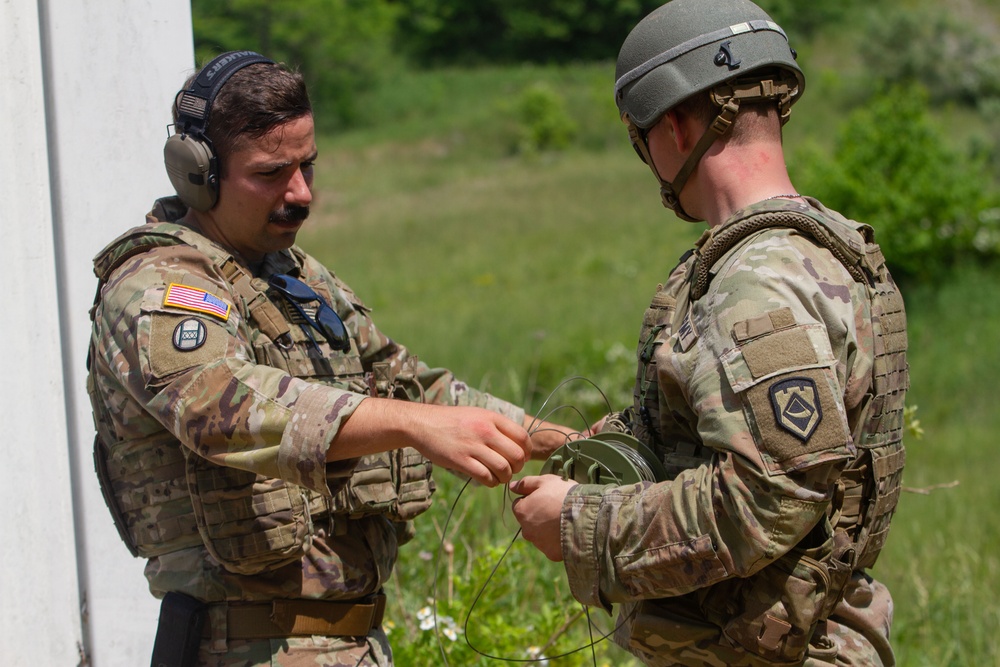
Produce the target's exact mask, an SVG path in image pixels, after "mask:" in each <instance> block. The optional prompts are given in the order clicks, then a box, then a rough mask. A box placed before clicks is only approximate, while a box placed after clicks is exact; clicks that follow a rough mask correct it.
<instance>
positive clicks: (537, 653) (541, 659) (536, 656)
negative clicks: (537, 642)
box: [528, 646, 549, 667]
mask: <svg viewBox="0 0 1000 667" xmlns="http://www.w3.org/2000/svg"><path fill="white" fill-rule="evenodd" d="M528 657H529V658H531V659H532V660H537V661H538V664H539V665H542V667H546V666H547V665H548V664H549V659H548V658H546V657H545V654H544V653H542V649H541V647H539V646H529V647H528Z"/></svg>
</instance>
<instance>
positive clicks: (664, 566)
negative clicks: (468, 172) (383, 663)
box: [511, 0, 909, 667]
mask: <svg viewBox="0 0 1000 667" xmlns="http://www.w3.org/2000/svg"><path fill="white" fill-rule="evenodd" d="M804 89H805V78H804V76H803V74H802V71H801V70H800V68H799V66H798V65H797V64H796V62H795V52H794V51H793V50H792V49H791V48H790V46H789V43H788V39H787V36H786V35H785V33H784V31H782V29H781V28H780V27H779V26H778V25H777V24H776V23H774V22H773V21H772V20H771V19H770V17H769V16H768V15H767V14H766V13H765V12H763V11H762V10H761V9H760V8H759V7H757V6H756V5H755V4H753V3H752V2H750V1H749V0H673V1H672V2H668V3H667V4H665V5H663V6H662V7H660V8H659V9H657V10H655V11H653V12H652V13H651V14H649V15H648V16H647V17H646V18H645V19H643V20H642V21H641V22H640V23H639V24H638V25H637V26H636V27H635V28H634V29H633V30H632V32H631V33H630V34H629V36H628V37H627V39H626V40H625V43H624V45H623V46H622V49H621V52H620V53H619V56H618V64H617V71H616V81H615V100H616V102H617V104H618V108H619V111H620V113H621V118H622V121H623V122H624V123H625V125H626V126H627V128H628V133H629V137H630V140H631V142H632V145H633V146H634V148H635V150H636V152H637V153H638V154H639V156H640V157H641V158H642V160H643V161H644V162H645V163H646V164H647V165H649V167H650V169H651V170H652V171H653V174H654V176H655V177H656V179H657V181H658V182H659V184H660V192H661V197H662V200H663V203H664V205H666V206H667V207H668V208H670V209H672V210H673V211H674V212H675V213H676V214H677V215H678V217H680V218H682V219H684V220H688V221H702V220H703V221H705V222H706V223H707V226H708V229H707V230H706V232H705V233H704V234H703V235H702V238H701V239H699V241H698V243H697V244H696V247H695V248H693V249H692V250H691V251H689V252H687V253H685V255H684V256H683V257H682V258H681V260H680V262H679V264H678V265H677V266H676V268H675V269H674V270H673V271H672V272H671V273H670V275H669V276H667V278H666V280H665V282H664V283H663V284H662V285H660V286H658V288H657V290H656V292H655V294H654V295H653V298H652V300H651V302H650V306H649V308H648V309H647V311H646V313H645V316H644V317H643V321H642V327H641V329H640V332H639V339H638V347H637V362H638V372H637V375H636V385H635V390H634V400H633V403H632V405H631V406H629V407H627V408H626V409H624V410H623V411H621V412H620V413H616V414H614V415H612V416H609V417H610V418H606V419H604V420H602V421H601V422H599V423H598V424H597V425H595V427H594V428H595V430H604V431H611V430H621V431H624V432H625V433H627V434H629V435H631V436H634V437H635V438H636V439H638V440H639V442H641V443H642V444H643V445H645V446H646V448H647V449H648V450H650V451H652V452H653V456H655V457H656V459H657V460H658V463H659V464H662V466H663V468H662V471H663V472H662V474H661V475H659V476H658V477H657V478H655V479H644V480H643V481H640V482H638V483H635V484H630V485H621V484H609V485H607V484H606V485H600V484H593V483H582V484H578V483H576V482H575V481H573V480H567V479H563V478H561V477H559V476H556V475H540V476H533V477H526V478H524V479H522V480H519V481H518V482H516V483H514V484H512V485H511V489H512V490H514V491H515V492H517V493H520V494H522V496H523V497H521V498H518V499H517V500H516V501H515V503H514V515H515V516H516V517H517V519H518V521H519V522H520V523H521V526H522V528H523V532H524V536H525V537H526V538H527V539H528V540H529V541H531V542H532V543H533V544H535V546H537V547H538V548H539V549H540V550H541V551H543V552H544V553H545V554H546V555H547V556H548V557H549V558H550V559H552V560H557V561H559V560H562V561H565V567H566V572H567V575H568V579H569V583H570V587H571V590H572V591H573V594H574V596H575V597H576V598H577V599H578V600H580V601H581V602H583V603H585V604H589V605H595V606H602V607H604V608H605V609H607V610H608V611H611V610H612V607H613V605H615V604H618V605H619V615H618V621H617V630H616V633H615V641H616V642H617V643H619V644H620V645H621V646H623V647H624V648H626V649H627V650H629V651H630V652H632V653H633V654H634V655H636V656H638V657H639V658H640V659H642V660H643V661H644V662H645V663H647V664H650V665H706V666H712V667H722V666H729V667H732V666H754V667H756V666H761V665H810V666H821V665H893V664H895V661H894V658H893V652H892V648H891V646H890V644H889V627H890V624H891V620H892V599H891V596H890V594H889V591H888V590H887V588H886V587H885V586H884V585H883V584H881V583H879V582H878V581H877V580H875V579H874V578H873V577H872V576H871V575H870V573H869V569H870V568H871V567H872V566H873V565H874V564H875V561H876V559H877V557H878V554H879V552H880V550H881V549H882V547H883V545H884V544H885V540H886V537H887V534H888V529H889V524H890V521H891V519H892V516H893V513H894V511H895V507H896V503H897V499H898V497H899V491H900V486H901V476H902V470H903V464H904V460H905V450H904V448H903V443H902V432H903V407H904V400H905V394H906V390H907V387H908V384H909V380H908V367H907V362H906V347H907V341H906V316H905V312H904V308H903V301H902V297H901V295H900V294H899V291H898V289H897V288H896V285H895V283H894V282H893V280H892V277H891V276H890V274H889V271H888V269H887V268H886V264H885V260H884V258H883V256H882V254H881V251H880V249H879V246H878V245H877V244H876V243H875V241H874V236H873V232H872V228H871V227H870V226H868V225H866V224H862V223H859V222H855V221H853V220H850V219H848V218H846V217H844V216H843V215H841V214H840V213H837V212H835V211H832V210H830V209H828V208H826V207H824V206H823V205H822V204H821V203H820V202H819V201H817V200H816V199H814V198H812V197H808V196H804V195H802V194H800V193H798V192H797V190H796V189H795V187H794V186H793V185H792V182H791V179H790V178H789V175H788V172H787V168H786V166H785V160H784V154H783V149H782V138H781V127H782V125H783V124H784V123H785V122H786V121H787V120H788V118H789V114H790V111H791V107H792V105H793V104H794V103H795V101H796V100H798V98H799V97H800V96H801V95H802V92H803V90H804Z"/></svg>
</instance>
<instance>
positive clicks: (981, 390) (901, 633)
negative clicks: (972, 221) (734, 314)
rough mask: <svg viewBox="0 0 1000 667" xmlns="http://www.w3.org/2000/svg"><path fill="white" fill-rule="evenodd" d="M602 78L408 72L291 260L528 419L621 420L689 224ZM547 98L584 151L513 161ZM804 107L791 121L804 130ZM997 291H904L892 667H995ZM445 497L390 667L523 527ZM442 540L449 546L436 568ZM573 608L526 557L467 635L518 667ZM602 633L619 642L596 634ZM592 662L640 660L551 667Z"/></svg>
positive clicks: (493, 591)
mask: <svg viewBox="0 0 1000 667" xmlns="http://www.w3.org/2000/svg"><path fill="white" fill-rule="evenodd" d="M611 78H612V77H611V69H610V65H594V66H581V67H579V68H552V69H550V68H519V69H514V70H509V71H505V70H499V69H496V70H484V71H477V72H463V71H459V70H454V71H446V72H441V73H423V74H420V73H413V74H409V75H407V77H406V79H405V81H403V82H401V83H400V85H399V86H398V87H397V88H395V89H393V90H388V91H385V92H383V93H380V96H378V97H376V98H374V99H373V101H372V105H373V108H375V107H377V108H378V110H379V111H378V112H377V113H376V112H374V111H373V112H372V116H371V118H372V125H371V126H370V127H368V128H365V129H362V130H358V131H355V132H351V133H347V134H343V135H340V136H336V137H324V138H322V139H321V141H320V148H321V157H320V162H319V165H318V169H317V181H316V191H317V205H316V207H315V209H316V210H315V213H314V215H313V217H312V218H311V219H310V222H309V223H308V225H307V227H306V230H305V231H304V232H303V233H302V235H301V236H300V238H299V240H300V243H301V244H302V245H303V246H304V247H305V248H306V249H307V250H309V251H311V252H312V253H314V254H315V255H317V256H318V257H319V258H320V259H322V260H323V261H324V262H326V263H327V264H328V266H330V267H332V268H333V269H334V271H335V272H336V273H337V274H338V275H340V276H341V277H342V278H344V279H345V280H346V281H347V282H348V283H349V284H351V286H352V287H354V289H355V290H356V291H357V292H358V294H359V295H360V296H361V298H362V299H363V300H365V301H366V302H367V303H368V305H370V306H372V307H373V308H374V318H375V321H376V322H377V323H378V325H379V326H380V327H381V328H382V329H383V330H384V331H386V332H387V333H388V334H389V335H391V336H393V337H394V338H396V339H397V340H399V341H401V342H403V343H404V344H406V345H407V346H408V347H410V348H411V349H412V350H413V351H415V352H417V353H418V354H419V355H420V357H421V358H422V359H423V360H425V361H427V362H428V363H430V364H432V365H440V366H447V367H449V368H451V369H453V370H455V371H456V372H457V373H458V374H459V375H460V376H462V377H463V378H465V379H467V380H469V381H470V382H472V383H474V384H478V385H480V386H485V387H486V388H488V389H489V390H491V391H493V392H494V393H496V394H498V395H500V396H502V397H504V398H507V399H510V400H513V401H516V402H523V403H525V404H527V405H528V407H529V408H530V409H531V410H533V411H537V410H540V409H541V406H542V401H543V400H544V399H545V397H546V396H547V395H548V393H549V392H550V391H552V390H553V389H555V388H556V386H557V384H558V383H559V382H560V381H561V380H563V379H564V378H568V377H571V376H574V375H582V376H584V377H586V378H588V379H589V380H591V381H593V382H594V383H596V384H597V386H598V387H600V388H601V389H602V390H603V391H605V392H606V393H607V394H608V395H609V396H610V397H611V400H612V402H613V403H614V404H615V406H616V407H617V406H620V405H621V404H622V402H623V401H624V400H625V397H626V396H627V395H628V392H629V390H630V387H631V383H632V380H631V378H632V377H633V375H634V367H633V362H631V361H629V357H630V355H631V350H632V349H633V348H634V345H635V337H636V336H637V334H638V329H639V324H640V319H641V317H642V312H643V310H644V308H645V307H646V306H647V305H648V301H649V298H650V297H651V296H652V294H653V292H654V290H655V288H656V285H657V283H658V282H660V281H662V280H663V279H664V278H665V277H666V275H667V273H668V272H669V270H670V269H671V268H672V267H673V265H674V264H675V262H676V259H677V257H678V256H679V254H680V253H681V252H683V251H684V250H685V249H686V248H687V247H688V246H690V244H691V243H692V242H693V240H694V239H696V238H697V236H698V234H699V233H700V231H701V228H700V227H698V226H695V225H688V224H686V223H682V222H680V221H679V220H677V219H676V218H675V217H673V215H672V214H670V213H668V212H667V211H665V210H664V209H663V208H662V206H661V205H660V204H659V199H658V193H657V188H656V185H655V182H654V181H653V178H652V176H651V174H650V173H649V172H648V169H647V168H646V167H645V166H644V165H642V164H641V163H640V162H639V160H637V159H636V158H635V156H634V154H633V153H632V152H631V148H630V147H629V146H628V142H627V138H626V135H625V131H624V129H623V128H622V127H621V126H620V124H618V123H617V121H616V120H615V118H614V112H613V107H612V108H611V109H610V110H609V108H608V107H609V103H607V102H606V101H604V102H602V101H600V98H599V97H598V93H599V94H600V95H604V96H605V97H607V96H608V95H607V93H608V91H609V90H610V87H611V84H610V81H611ZM539 81H541V82H547V83H548V84H549V85H550V86H552V87H554V89H555V90H558V91H560V93H561V94H562V95H563V97H564V98H565V99H566V100H567V101H568V104H567V109H568V111H567V113H568V114H569V116H570V117H571V120H572V121H573V122H574V123H575V124H577V126H578V127H579V128H580V132H579V134H578V137H577V139H576V142H575V144H574V146H573V147H572V148H571V149H569V150H566V151H563V152H559V153H553V154H547V153H534V154H528V155H522V154H516V153H514V152H513V147H514V146H515V145H516V141H515V138H516V136H517V135H518V126H517V120H516V112H515V109H516V102H517V100H518V96H519V95H520V94H521V92H522V91H524V90H526V89H527V88H528V87H529V86H531V85H532V84H534V83H536V82H539ZM814 92H815V91H814ZM808 101H809V97H808V96H807V97H806V98H804V99H803V101H802V104H801V105H799V106H797V108H796V114H800V115H803V116H806V117H808V116H809V114H802V112H803V110H808V107H807V106H805V105H806V104H807V102H808ZM817 103H818V102H817ZM831 120H834V119H831ZM795 122H797V121H795ZM795 122H793V124H792V125H794V124H795ZM813 122H816V121H815V119H814V121H813ZM605 125H606V127H605ZM790 127H791V126H790ZM832 130H833V128H832V127H830V128H828V129H827V130H825V131H826V132H827V133H832ZM817 131H819V130H818V129H817ZM845 213H847V214H850V211H845ZM998 285H1000V267H996V266H993V267H985V268H978V269H977V268H969V269H968V270H966V271H962V272H959V273H956V275H955V276H954V277H953V279H952V280H950V281H949V282H948V283H947V284H942V285H934V286H922V287H915V288H912V289H908V290H907V291H906V297H907V304H908V311H909V318H910V340H911V345H910V362H911V369H912V389H911V392H910V401H909V402H910V404H911V405H917V406H919V411H918V414H917V416H918V418H919V419H920V424H921V426H922V428H923V430H924V436H923V438H922V439H919V440H917V439H913V438H911V439H910V440H909V442H908V455H907V456H908V460H907V469H906V473H905V484H906V486H907V487H908V488H909V489H911V490H912V491H911V492H908V493H905V494H904V495H903V498H902V500H901V503H900V508H899V512H898V515H897V518H896V520H895V521H894V523H893V533H892V537H891V538H890V540H889V542H888V545H887V547H886V549H885V551H884V552H883V555H882V558H881V559H880V561H879V563H878V564H877V566H876V567H875V569H874V571H873V574H874V575H875V576H876V577H878V578H879V579H881V580H884V581H885V582H887V583H888V584H889V586H890V587H891V589H892V591H893V593H894V596H895V600H896V615H895V624H894V628H893V643H894V645H895V648H896V650H897V654H898V657H899V664H900V665H902V666H925V665H926V666H931V665H933V666H935V667H938V666H945V665H948V666H950V665H955V666H960V665H962V666H964V665H976V666H981V665H996V664H1000V662H998V658H997V657H996V656H998V655H1000V639H998V636H1000V632H998V631H1000V602H998V601H997V595H996V592H997V591H1000V558H998V555H997V554H998V553H1000V518H998V517H1000V514H998V512H997V507H998V506H1000V484H998V483H997V481H996V480H997V478H998V477H1000V463H998V457H997V456H996V444H995V443H996V442H997V440H998V437H997V434H998V433H1000V410H998V409H997V406H998V402H997V390H996V385H997V378H998V377H1000V349H998V342H1000V298H998V292H1000V289H998ZM600 403H601V399H600V396H599V394H598V393H597V391H596V389H594V388H593V387H591V386H590V385H588V384H586V383H585V382H583V381H576V382H573V383H571V385H570V386H569V387H567V388H564V389H562V390H560V391H559V393H558V395H557V396H555V397H553V399H552V401H551V402H550V404H549V406H551V405H563V404H565V405H572V406H575V407H581V408H582V409H584V410H586V411H587V414H588V415H590V414H593V413H594V412H595V411H599V410H600ZM558 417H559V418H560V420H562V421H567V422H568V423H572V421H573V420H577V421H579V422H582V423H585V422H586V420H585V419H584V418H582V417H576V416H575V415H573V414H572V413H569V412H566V413H560V415H558ZM582 423H581V425H582ZM439 481H440V484H441V489H440V491H439V494H438V496H437V499H436V502H435V504H434V507H432V509H431V511H430V512H429V513H428V514H427V515H425V516H423V517H421V518H420V519H419V522H418V523H419V529H418V535H417V538H416V539H415V540H414V542H413V543H411V544H409V545H407V546H406V547H404V550H403V552H402V559H401V562H400V566H399V568H398V571H397V575H396V578H395V579H394V584H393V586H392V587H391V590H390V597H391V600H392V602H391V603H390V608H389V613H388V619H389V621H390V622H391V624H392V625H394V628H393V630H392V634H391V638H392V640H393V642H394V645H395V646H396V650H397V654H398V656H399V664H407V665H416V666H418V667H419V666H420V665H424V664H426V665H438V664H441V657H440V655H439V653H438V648H437V642H436V640H435V639H434V635H433V633H432V632H430V631H426V630H420V628H419V619H418V618H417V612H418V610H419V609H420V608H421V607H423V606H425V605H426V604H427V598H428V596H430V595H431V593H432V591H433V590H434V588H435V587H434V586H433V577H434V573H435V569H437V571H438V573H439V575H440V577H439V580H438V585H437V590H436V593H437V598H438V607H439V613H440V614H441V615H442V616H443V615H450V616H452V617H453V618H454V619H455V621H456V622H457V623H458V625H459V626H461V625H462V624H463V622H464V620H465V619H464V614H466V613H468V608H469V606H470V605H471V604H472V602H473V600H474V599H475V598H476V595H477V594H478V593H479V591H480V588H482V586H483V583H484V582H485V579H486V577H488V575H489V571H490V568H491V567H492V566H493V565H494V564H496V563H497V562H499V561H500V555H501V553H502V549H503V548H505V547H506V546H507V544H508V543H509V542H510V540H511V539H512V538H513V536H514V534H515V531H516V522H514V521H513V519H512V518H511V516H510V513H509V510H508V509H507V502H506V500H505V498H504V496H503V492H502V490H488V489H482V488H475V489H469V490H467V491H465V492H464V493H463V494H462V495H461V497H459V492H460V489H461V485H460V483H459V481H458V480H456V479H455V478H454V477H451V476H448V475H442V476H440V478H439ZM953 482H957V485H953V484H952V483H953ZM456 500H457V504H456V510H455V511H456V516H455V517H453V518H452V519H451V521H450V524H449V526H448V531H447V533H444V534H443V537H442V531H443V529H444V526H445V523H446V522H448V521H449V519H448V513H449V510H450V508H451V506H452V504H453V503H456ZM445 542H447V543H450V544H452V545H453V546H454V552H453V554H452V555H451V556H450V557H449V556H447V555H446V554H445V552H444V551H443V549H442V546H443V544H444V543H445ZM517 544H520V545H522V546H523V544H524V543H523V541H521V540H518V542H517ZM435 559H440V561H439V564H438V567H437V568H435V564H436V560H435ZM449 572H450V573H451V575H452V576H451V577H448V576H447V575H448V573H449ZM449 582H450V586H449ZM449 590H450V591H451V592H450V602H449ZM578 610H579V606H578V605H575V604H574V603H573V601H572V599H571V598H570V597H569V594H568V589H567V587H566V584H565V573H564V572H563V570H562V567H561V565H558V564H553V563H549V562H548V561H546V560H545V559H544V558H542V557H541V556H540V555H538V554H537V553H534V552H533V551H532V550H529V549H523V548H520V547H516V548H515V550H514V551H513V553H511V554H510V555H509V556H508V557H507V558H505V559H504V560H503V562H502V564H501V565H500V569H499V571H498V572H497V574H496V575H495V576H494V579H493V580H492V581H491V582H490V585H489V586H487V587H486V591H485V592H484V593H483V598H482V599H481V600H480V601H479V602H478V604H477V606H476V610H475V614H474V615H473V617H472V620H471V621H470V636H473V635H474V641H475V642H476V645H477V648H480V649H481V650H484V651H485V652H487V653H491V652H493V653H495V654H499V655H502V656H503V657H510V658H524V657H525V655H524V651H525V650H526V649H527V648H528V647H529V646H543V645H545V643H546V641H547V640H548V639H549V638H550V637H552V636H553V635H555V634H557V630H558V629H559V627H560V626H561V625H562V624H563V623H564V622H566V621H567V620H568V619H572V618H573V615H574V614H575V613H576V612H577V611H578ZM594 617H595V621H596V622H598V623H600V624H601V626H600V627H601V628H602V629H603V630H605V631H606V630H607V629H609V623H608V620H607V617H606V616H604V615H603V614H601V613H600V612H596V613H595V614H594ZM589 641H590V640H589V633H588V631H587V628H586V620H585V619H584V620H577V621H576V622H575V623H573V624H572V625H571V630H570V632H569V633H568V634H567V635H565V636H563V637H562V639H561V640H560V643H558V644H557V645H556V646H553V647H551V648H549V649H547V655H550V656H551V655H553V653H554V652H557V651H563V650H569V649H570V648H575V647H580V646H584V645H586V644H587V643H588V642H589ZM442 642H443V644H444V645H445V646H447V648H448V651H449V653H448V655H449V664H451V665H469V664H497V663H496V662H495V661H490V660H486V659H485V658H483V659H482V660H480V661H478V662H477V656H476V655H475V654H474V653H473V652H472V651H470V650H469V649H468V648H467V647H465V644H464V640H463V639H462V638H461V637H459V639H458V641H455V642H452V641H451V640H450V639H447V638H445V639H443V640H442ZM595 663H596V664H608V665H628V664H633V663H631V662H630V660H629V659H628V657H627V656H626V655H625V654H624V653H623V652H622V651H620V650H619V649H617V648H615V647H614V646H613V645H612V644H611V643H610V642H602V643H601V644H599V645H598V649H597V655H596V658H595V657H594V656H592V655H591V654H590V652H589V651H582V652H580V653H577V654H575V655H574V656H573V657H571V658H568V659H566V660H565V661H559V662H555V663H553V664H581V665H593V664H595Z"/></svg>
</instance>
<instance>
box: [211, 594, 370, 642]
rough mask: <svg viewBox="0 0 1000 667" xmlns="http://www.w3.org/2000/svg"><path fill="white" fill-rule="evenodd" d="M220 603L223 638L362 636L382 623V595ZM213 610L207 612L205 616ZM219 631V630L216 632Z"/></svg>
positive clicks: (215, 605)
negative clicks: (332, 598)
mask: <svg viewBox="0 0 1000 667" xmlns="http://www.w3.org/2000/svg"><path fill="white" fill-rule="evenodd" d="M212 607H224V608H225V610H226V611H225V613H226V616H225V618H226V628H225V637H226V639H270V638H274V637H310V636H313V635H320V636H327V637H363V636H365V635H367V634H368V633H369V632H370V631H371V630H373V629H374V628H377V627H379V626H380V625H381V624H382V616H383V614H384V613H385V595H384V594H381V593H379V594H377V595H371V596H369V597H367V598H363V599H362V600H354V601H350V602H346V601H332V600H272V601H270V602H229V603H221V604H212V605H209V609H211V608H212ZM214 616H215V614H213V613H211V612H210V613H209V615H208V617H209V619H211V618H213V617H214ZM212 625H213V623H211V622H207V623H205V627H204V630H203V632H202V636H203V637H206V638H207V637H212V636H213V633H212V630H213V628H212ZM220 634H221V633H220Z"/></svg>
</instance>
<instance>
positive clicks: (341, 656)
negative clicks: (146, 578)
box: [197, 628, 392, 667]
mask: <svg viewBox="0 0 1000 667" xmlns="http://www.w3.org/2000/svg"><path fill="white" fill-rule="evenodd" d="M209 647H210V642H209V641H208V640H205V641H203V642H202V643H201V647H200V648H199V650H198V662H197V664H198V665H199V667H392V651H391V649H390V648H389V640H388V638H386V636H385V633H384V632H383V631H382V629H381V628H379V629H376V630H372V632H371V633H370V634H369V635H368V636H367V637H357V638H355V637H289V638H283V637H282V638H276V639H263V640H254V641H246V640H240V641H230V642H229V644H228V650H227V651H226V652H225V653H213V652H211V651H210V650H209Z"/></svg>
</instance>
